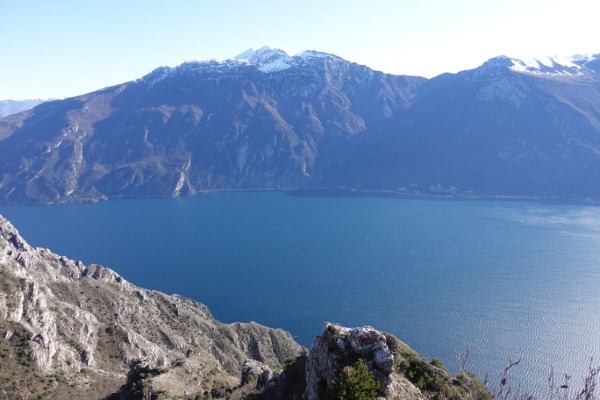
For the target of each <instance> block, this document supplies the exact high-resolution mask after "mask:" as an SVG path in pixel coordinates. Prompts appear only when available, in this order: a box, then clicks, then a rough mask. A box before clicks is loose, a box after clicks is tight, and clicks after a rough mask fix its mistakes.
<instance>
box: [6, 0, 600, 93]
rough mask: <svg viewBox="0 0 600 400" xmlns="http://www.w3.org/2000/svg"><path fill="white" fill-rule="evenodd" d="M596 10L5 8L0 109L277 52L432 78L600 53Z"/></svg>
mask: <svg viewBox="0 0 600 400" xmlns="http://www.w3.org/2000/svg"><path fill="white" fill-rule="evenodd" d="M596 2H597V0H568V1H556V0H494V1H490V0H452V1H450V0H369V1H366V0H365V1H363V0H343V1H339V0H325V1H323V0H302V1H296V0H286V1H282V0H252V1H248V0H238V1H233V0H210V1H209V0H169V1H166V0H165V1H158V0H85V1H82V0H0V100H3V99H15V100H19V99H36V98H41V99H47V98H65V97H71V96H76V95H79V94H84V93H88V92H91V91H94V90H97V89H101V88H104V87H107V86H112V85H116V84H119V83H122V82H127V81H130V80H133V79H137V78H140V77H142V76H144V75H145V74H147V73H149V72H150V71H152V70H153V69H155V68H157V67H159V66H165V65H166V66H171V67H174V66H177V65H179V64H181V63H183V62H185V61H192V60H210V59H227V58H232V57H234V56H236V55H237V54H240V53H242V52H243V51H245V50H247V49H249V48H252V47H254V48H260V47H262V46H271V47H277V48H281V49H284V50H286V51H288V52H291V53H295V52H299V51H302V50H318V51H324V52H328V53H333V54H336V55H338V56H340V57H342V58H345V59H347V60H349V61H352V62H356V63H359V64H363V65H367V66H369V67H371V68H373V69H376V70H379V71H384V72H387V73H393V74H406V75H419V76H424V77H427V78H430V77H434V76H436V75H439V74H441V73H444V72H452V73H454V72H458V71H461V70H465V69H472V68H476V67H478V66H479V65H481V64H482V63H483V62H485V61H486V60H488V59H490V58H492V57H496V56H499V55H506V56H509V57H514V58H530V57H542V56H554V55H560V56H571V55H575V54H589V53H600V24H599V23H597V8H598V6H597V3H596Z"/></svg>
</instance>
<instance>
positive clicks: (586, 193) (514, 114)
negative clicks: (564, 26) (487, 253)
mask: <svg viewBox="0 0 600 400" xmlns="http://www.w3.org/2000/svg"><path fill="white" fill-rule="evenodd" d="M515 65H520V64H518V62H517V61H516V60H512V59H508V58H506V57H498V58H495V59H492V60H489V61H488V62H486V63H485V64H483V65H482V66H481V67H479V68H476V69H473V70H468V71H463V72H460V73H458V74H444V75H440V76H438V77H435V78H433V79H430V80H428V81H427V82H425V83H423V84H422V85H420V86H419V87H418V88H416V89H415V97H414V98H413V102H412V105H411V107H410V108H409V109H407V110H406V112H404V113H402V114H400V115H398V116H395V117H394V118H393V119H392V120H391V121H390V122H391V123H390V125H389V127H388V129H386V130H385V133H384V135H383V137H382V138H381V139H380V141H379V143H378V147H377V149H376V150H375V151H373V156H372V157H371V158H370V159H369V161H368V162H367V163H371V164H372V165H375V168H373V169H372V170H371V171H367V173H364V168H362V166H361V165H360V164H357V165H354V164H352V162H350V163H348V164H349V165H347V166H342V168H344V169H345V170H352V171H354V170H356V171H357V173H356V174H355V176H354V177H351V175H350V174H345V173H340V174H339V176H343V177H344V178H345V181H341V182H336V183H337V184H339V183H344V184H348V185H351V184H356V183H360V184H362V185H364V186H367V185H372V186H375V187H379V188H386V189H389V190H399V191H406V192H411V193H426V194H449V195H463V196H501V197H511V196H514V197H536V198H539V197H541V198H565V199H579V200H583V199H589V200H592V201H595V202H597V201H598V200H600V187H598V185H596V184H595V182H596V181H597V180H598V178H600V158H599V155H600V151H599V150H600V80H599V75H598V72H597V71H595V70H593V69H591V68H587V67H585V68H580V69H579V70H577V71H572V72H577V73H572V74H566V73H565V72H564V68H557V69H556V71H555V72H554V73H553V72H551V71H550V70H549V69H548V68H546V69H545V70H544V71H543V73H541V72H539V71H534V70H529V71H523V70H522V69H521V68H516V67H515ZM367 157H368V156H367V155H365V158H367ZM363 164H364V163H363ZM361 173H363V176H362V181H361V182H356V176H360V174H361Z"/></svg>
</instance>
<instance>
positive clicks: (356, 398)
mask: <svg viewBox="0 0 600 400" xmlns="http://www.w3.org/2000/svg"><path fill="white" fill-rule="evenodd" d="M378 390H379V382H377V380H375V377H374V376H373V373H372V372H371V371H369V369H368V368H367V365H366V364H365V362H364V361H363V360H358V361H357V362H356V364H354V366H347V367H344V369H342V371H341V372H340V374H339V375H338V376H337V377H336V378H335V379H334V380H333V381H332V382H331V385H329V387H328V388H327V390H326V391H325V393H324V396H323V398H324V400H374V399H375V398H376V397H377V391H378Z"/></svg>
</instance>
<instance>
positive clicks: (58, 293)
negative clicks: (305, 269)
mask: <svg viewBox="0 0 600 400" xmlns="http://www.w3.org/2000/svg"><path fill="white" fill-rule="evenodd" d="M16 328H19V329H22V330H23V331H24V332H26V336H27V341H26V344H27V346H28V351H27V354H28V357H29V358H30V359H31V361H32V362H33V363H34V364H35V365H36V367H37V368H38V370H39V372H40V373H42V374H46V375H52V374H56V373H60V374H62V375H64V376H65V377H66V378H67V379H68V381H69V382H70V383H73V384H75V385H77V386H78V387H80V389H81V395H80V396H79V398H80V399H85V398H98V397H101V396H103V395H107V394H108V393H98V392H97V391H92V390H91V386H90V384H91V383H92V382H93V381H95V380H96V381H97V380H98V379H101V380H103V381H104V382H107V383H106V385H105V387H106V388H107V389H106V390H108V388H109V387H112V388H113V391H114V390H115V389H117V388H118V387H119V386H120V385H121V384H123V383H124V382H125V380H126V377H127V374H128V373H129V372H130V368H131V366H132V365H138V364H143V365H147V366H148V367H149V368H160V369H161V371H164V373H163V374H161V375H159V376H157V377H156V378H154V379H153V381H152V382H150V383H151V384H152V387H153V390H155V391H163V392H165V393H169V394H170V395H172V396H175V397H177V396H184V395H188V394H190V393H194V392H195V391H198V390H210V389H211V388H212V387H214V386H219V387H234V386H236V385H238V384H239V381H240V376H241V374H242V364H243V363H244V361H246V360H250V361H253V360H254V361H256V362H260V363H261V364H262V365H264V366H265V368H266V369H268V370H272V369H277V368H280V367H281V366H282V365H283V362H284V361H285V360H286V359H289V358H293V357H296V356H298V355H299V354H300V353H301V350H302V347H301V346H300V345H299V344H298V343H296V342H295V341H294V340H293V339H292V337H291V335H290V334H289V333H288V332H285V331H283V330H280V329H271V328H267V327H264V326H261V325H259V324H256V323H253V322H250V323H234V324H222V323H219V322H217V321H216V320H215V319H214V318H213V317H212V316H211V314H210V312H209V311H208V309H207V308H206V307H205V306H204V305H202V304H200V303H197V302H195V301H192V300H189V299H186V298H182V297H180V296H168V295H165V294H163V293H160V292H157V291H152V290H146V289H142V288H139V287H137V286H135V285H133V284H132V283H130V282H127V281H126V280H125V279H124V278H123V277H121V276H120V275H118V274H117V273H116V272H114V271H112V270H110V269H108V268H105V267H102V266H99V265H88V266H85V265H83V263H81V262H78V261H72V260H69V259H68V258H66V257H62V256H58V255H56V254H54V253H52V252H51V251H49V250H47V249H40V248H33V247H31V246H30V245H28V244H27V243H26V242H25V240H23V238H21V236H20V235H19V233H18V232H17V230H16V229H15V228H14V227H13V226H12V225H11V224H10V223H9V222H8V221H7V220H6V219H4V218H3V217H1V216H0V341H7V342H6V343H8V341H9V340H11V336H12V332H13V331H14V329H16ZM82 371H84V372H82ZM111 385H112V386H111ZM86 388H87V389H86ZM86 390H88V392H86ZM86 393H87V394H86Z"/></svg>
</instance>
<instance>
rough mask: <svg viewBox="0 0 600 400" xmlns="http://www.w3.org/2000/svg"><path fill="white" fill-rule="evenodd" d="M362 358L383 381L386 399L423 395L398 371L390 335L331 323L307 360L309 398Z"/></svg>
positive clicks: (326, 326)
mask: <svg viewBox="0 0 600 400" xmlns="http://www.w3.org/2000/svg"><path fill="white" fill-rule="evenodd" d="M359 359H362V360H363V361H364V362H365V364H366V365H367V367H368V368H369V370H370V371H371V372H372V373H373V376H374V377H375V379H376V380H377V381H379V383H380V394H381V395H382V396H383V397H384V398H386V399H420V398H422V396H421V392H420V391H419V389H417V388H416V387H415V386H414V385H413V384H411V383H410V382H408V381H407V380H406V379H405V378H404V377H402V376H400V375H398V374H396V373H395V372H394V355H393V354H392V351H391V350H390V349H389V348H388V346H387V337H386V335H384V334H383V333H381V332H379V331H378V330H376V329H374V328H372V327H370V326H365V327H358V328H346V327H342V326H340V325H335V324H327V325H325V328H324V329H323V333H322V334H321V335H320V336H317V337H316V338H315V341H314V343H313V346H312V348H311V350H310V353H309V356H308V359H307V361H306V391H305V396H306V397H307V399H308V400H318V399H319V396H320V394H321V393H322V392H323V391H324V390H325V389H326V388H327V387H329V385H330V384H331V383H332V381H333V380H334V379H335V378H336V377H337V376H338V375H339V373H340V371H341V370H342V369H343V368H344V367H345V366H349V365H354V364H355V363H356V362H357V361H358V360H359Z"/></svg>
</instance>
